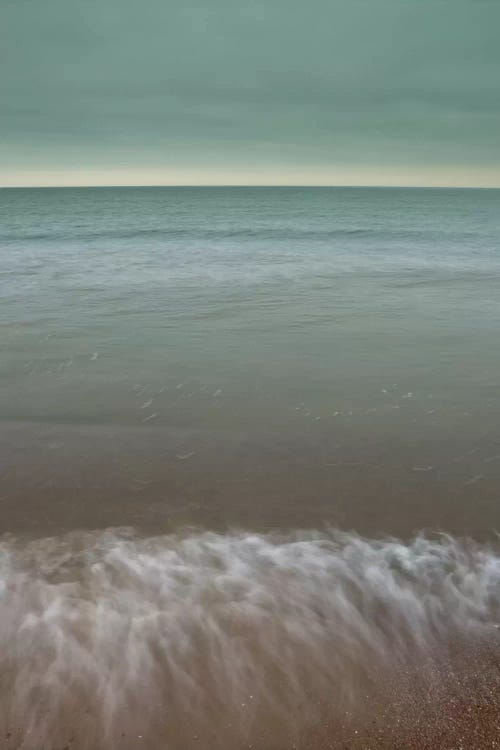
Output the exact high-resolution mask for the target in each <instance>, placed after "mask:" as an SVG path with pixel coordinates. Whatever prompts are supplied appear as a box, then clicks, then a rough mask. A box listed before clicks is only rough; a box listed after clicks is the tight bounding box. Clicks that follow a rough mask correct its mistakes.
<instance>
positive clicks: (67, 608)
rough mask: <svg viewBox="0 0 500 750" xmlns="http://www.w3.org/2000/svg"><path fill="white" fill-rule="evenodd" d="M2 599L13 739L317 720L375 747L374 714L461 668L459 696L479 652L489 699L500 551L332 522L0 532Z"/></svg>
mask: <svg viewBox="0 0 500 750" xmlns="http://www.w3.org/2000/svg"><path fill="white" fill-rule="evenodd" d="M0 607H1V609H0V674H1V684H2V688H1V693H2V694H1V696H0V698H1V700H0V706H1V708H0V711H1V714H0V715H1V722H0V730H1V729H3V731H4V732H5V736H6V737H7V738H10V741H11V742H12V743H14V744H13V746H15V747H19V748H30V749H31V748H33V749H34V748H37V750H40V748H42V747H43V748H49V747H50V748H52V747H54V748H55V747H57V748H60V747H62V746H63V745H64V744H65V743H66V746H67V747H68V748H69V747H72V748H77V747H78V748H92V749H93V750H95V749H96V748H114V747H127V748H128V747H137V746H138V743H140V742H141V741H142V742H143V743H144V744H143V746H144V747H147V748H156V747H158V748H160V747H161V748H175V749H176V750H177V748H179V749H180V748H190V747H191V746H193V747H194V746H196V747H203V748H212V747H216V748H228V749H232V748H240V747H241V748H243V747H247V748H248V747H253V748H271V747H276V748H277V747H285V746H286V747H290V746H293V744H292V745H291V744H290V743H298V744H296V746H297V747H306V746H307V747H309V745H308V744H307V739H306V738H307V737H309V738H311V737H313V736H314V732H315V731H316V729H315V728H316V727H317V726H319V725H322V726H328V736H329V739H328V742H329V743H330V744H324V747H336V746H337V745H336V744H335V742H336V741H337V740H338V741H339V743H340V742H341V741H342V742H345V743H346V744H339V745H338V746H339V747H367V745H366V744H364V745H363V744H362V742H363V741H362V739H361V736H362V734H363V731H364V730H363V727H366V726H368V725H370V726H372V725H371V724H370V722H375V721H379V720H380V721H383V723H384V726H383V727H382V729H383V731H384V732H385V733H386V734H387V731H388V727H387V724H388V722H389V723H390V724H391V726H392V725H394V726H396V724H397V722H399V718H398V717H399V716H400V714H404V716H405V717H406V718H405V721H406V722H407V723H411V722H410V718H408V717H409V708H408V707H409V705H410V703H412V705H413V709H412V711H415V710H416V709H415V695H416V690H417V685H419V686H420V687H419V688H418V689H419V690H420V688H422V689H423V690H424V691H425V694H426V695H431V696H433V697H432V701H431V702H430V703H429V699H428V698H426V699H425V700H424V699H422V700H421V702H422V707H421V708H422V711H424V713H425V711H426V710H428V709H429V706H430V705H431V703H435V702H436V700H437V698H436V696H438V695H439V700H441V699H443V700H444V698H443V696H445V694H447V691H448V693H449V691H450V689H451V688H450V684H451V683H450V680H451V682H452V683H453V685H452V687H453V690H454V691H455V692H454V693H453V695H454V696H455V698H456V689H457V688H456V685H457V683H460V685H461V686H462V688H461V689H462V692H463V691H464V690H466V687H465V686H466V684H469V685H470V683H466V677H464V675H465V676H466V675H468V674H470V673H471V670H472V672H474V670H477V668H478V666H477V665H478V664H479V661H478V659H479V658H481V659H482V658H483V657H484V654H485V653H486V654H487V655H488V656H487V658H488V660H489V661H488V665H489V666H487V667H485V668H484V669H482V671H481V674H482V676H483V677H484V676H485V675H486V677H484V679H485V680H487V681H488V680H489V682H488V688H487V689H488V691H489V693H488V694H489V695H490V698H489V700H490V704H491V700H493V698H491V696H492V694H493V693H492V688H491V684H492V683H491V680H492V679H496V677H495V675H496V674H497V671H498V669H497V666H496V665H497V664H498V662H497V661H495V660H496V654H497V649H498V636H497V632H498V631H497V625H498V622H499V621H500V558H499V557H498V556H497V555H496V554H495V552H494V550H492V549H490V548H487V547H481V546H478V545H476V544H474V543H472V542H469V541H458V540H456V539H453V538H451V537H448V536H441V537H437V538H427V537H424V536H418V537H417V538H415V539H414V540H413V541H412V542H411V543H408V544H405V543H403V542H400V541H398V540H392V539H389V540H387V539H386V540H368V539H364V538H361V537H358V536H356V535H354V534H347V533H341V532H338V531H335V530H330V531H325V532H293V533H288V534H277V533H270V534H252V533H242V532H241V533H240V532H231V533H227V534H216V533H211V532H200V531H190V532H185V533H177V534H171V535H164V536H157V537H149V538H145V537H143V536H140V535H138V534H137V533H135V532H134V531H132V530H127V529H118V530H107V531H100V532H92V533H91V532H78V533H72V534H69V535H66V536H60V537H57V538H46V539H38V540H26V539H20V538H13V537H4V538H3V540H2V541H1V543H0ZM464 653H466V654H468V656H467V658H465V657H463V654H464ZM478 654H479V655H480V656H477V655H478ZM471 660H472V662H473V663H472V667H471ZM492 664H493V666H494V669H493V668H492V666H491V665H492ZM460 670H461V671H460ZM488 670H489V671H488ZM457 674H460V675H462V676H461V677H460V679H458V678H457ZM474 690H475V691H476V693H477V691H478V690H479V688H477V685H476V687H475V688H474ZM436 691H437V692H436ZM421 694H422V695H423V693H421ZM455 698H454V700H455ZM462 698H463V695H462ZM476 699H477V700H479V698H477V695H476V698H475V699H474V700H476ZM419 700H420V699H419ZM495 700H496V698H495ZM424 704H425V705H427V708H425V706H424ZM398 706H399V709H398ZM398 710H399V711H400V713H398ZM419 712H420V713H419ZM417 713H418V715H419V719H418V720H419V721H421V720H422V715H423V714H422V712H421V710H420V708H418V711H417ZM412 715H413V714H412ZM370 717H372V718H370ZM373 717H375V718H373ZM377 717H378V718H377ZM380 717H385V718H383V720H382V719H380ZM388 717H390V720H389V718H388ZM483 719H484V716H483ZM396 720H397V721H396ZM411 721H413V719H412V720H411ZM415 721H416V719H415ZM413 723H415V722H414V721H413ZM382 729H380V731H382ZM367 731H368V730H367ZM370 731H372V732H373V731H375V730H374V729H373V726H372V729H370ZM378 731H379V730H378V729H377V732H378ZM397 731H398V733H399V736H400V737H401V736H402V735H401V732H402V727H401V724H399V726H398V729H397ZM408 731H409V730H408ZM346 737H347V740H346ZM347 742H349V743H350V744H347ZM356 742H358V743H361V744H356ZM311 746H312V745H311ZM370 746H371V745H370ZM373 746H374V747H375V746H376V747H378V745H373ZM404 746H405V747H406V746H407V745H404ZM435 746H436V747H438V745H435ZM457 746H458V745H457ZM480 746H481V745H480V743H478V744H477V747H480ZM314 747H323V745H321V744H314ZM384 747H385V745H384Z"/></svg>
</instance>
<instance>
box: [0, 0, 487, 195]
mask: <svg viewBox="0 0 500 750" xmlns="http://www.w3.org/2000/svg"><path fill="white" fill-rule="evenodd" d="M0 8H1V15H2V18H3V22H2V32H1V33H2V39H1V50H2V52H1V56H2V59H1V67H2V74H1V83H0V96H1V105H0V130H1V144H2V145H1V151H0V156H1V158H2V162H3V164H4V166H5V165H6V166H7V167H8V168H9V169H10V170H15V169H17V168H19V169H30V168H33V169H43V168H44V167H47V166H48V165H52V166H55V167H56V168H58V169H64V167H65V165H67V164H69V163H71V164H72V166H73V167H75V166H76V167H78V166H85V165H86V164H88V163H90V164H97V163H99V164H100V165H103V166H104V167H105V166H106V165H108V166H110V167H112V166H113V165H114V164H116V163H119V162H120V161H121V162H123V160H124V159H125V160H126V162H127V164H128V165H130V166H133V165H137V166H141V165H144V164H152V163H154V164H159V165H161V164H165V165H167V164H169V163H172V162H175V163H176V164H180V165H182V164H189V165H193V164H196V163H197V162H199V161H200V160H202V161H204V162H207V161H210V160H212V161H213V162H219V163H224V164H226V165H229V166H231V165H232V166H234V167H235V168H237V166H238V164H239V163H240V162H241V163H248V161H249V160H250V161H257V162H262V163H266V162H269V163H270V164H273V165H280V164H283V165H288V166H294V165H307V164H312V165H314V164H317V163H321V164H328V163H331V164H338V163H342V164H345V165H349V164H351V165H358V166H359V165H363V164H369V165H380V166H381V167H383V166H384V165H387V164H396V165H400V166H402V167H405V168H408V169H411V167H412V166H414V165H420V166H421V165H422V164H424V165H426V164H428V165H430V166H432V165H434V164H436V163H439V164H442V165H450V166H452V167H461V166H464V167H468V168H473V169H475V168H481V167H482V166H483V165H487V166H489V167H490V168H491V167H492V165H493V166H495V167H498V168H499V169H500V45H499V44H498V29H499V28H500V3H499V2H498V0H311V2H309V3H308V4H306V3H304V2H300V3H299V2H297V1H296V0H266V2H263V1H261V0H253V1H251V0H250V1H249V0H247V1H246V2H242V0H232V1H231V2H230V1H229V0H204V2H203V4H202V3H201V0H197V3H193V2H189V0H187V2H186V0H127V1H126V2H124V1H123V0H46V2H43V3H41V2H39V0H15V2H14V1H11V0H0ZM499 181H500V172H499Z"/></svg>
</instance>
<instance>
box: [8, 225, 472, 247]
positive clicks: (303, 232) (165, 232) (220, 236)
mask: <svg viewBox="0 0 500 750" xmlns="http://www.w3.org/2000/svg"><path fill="white" fill-rule="evenodd" d="M141 238H144V239H147V238H159V239H165V240H171V239H174V240H175V239H183V238H188V239H190V240H208V241H214V240H225V239H240V240H250V241H253V240H273V241H279V240H282V241H291V240H311V241H312V240H320V241H325V240H329V239H331V240H334V239H343V238H344V239H348V238H359V239H363V238H367V239H375V238H377V239H381V240H383V241H384V242H391V241H401V240H418V241H419V242H434V241H443V240H449V241H450V242H451V241H453V242H464V241H467V240H470V239H477V234H475V233H473V232H469V233H466V232H456V231H450V230H436V229H432V230H428V229H425V228H421V227H419V228H418V229H402V228H401V227H396V228H391V227H388V226H387V225H386V224H384V225H383V226H380V227H342V228H341V227H337V228H332V227H327V228H321V227H311V228H304V229H301V228H298V227H291V226H282V227H258V228H256V227H254V226H241V227H232V228H223V227H214V228H208V227H207V228H200V227H199V226H198V227H196V226H195V227H147V226H146V227H129V228H122V227H116V228H113V229H110V228H106V229H104V228H102V229H98V230H95V229H91V228H90V227H89V228H86V229H80V230H79V229H77V228H75V227H72V228H71V229H68V230H61V229H54V230H51V231H47V232H27V233H19V232H16V233H11V234H5V235H0V241H3V242H10V243H18V242H27V241H45V240H50V241H72V242H74V241H79V240H83V241H85V240H89V241H95V240H134V239H141Z"/></svg>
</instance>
